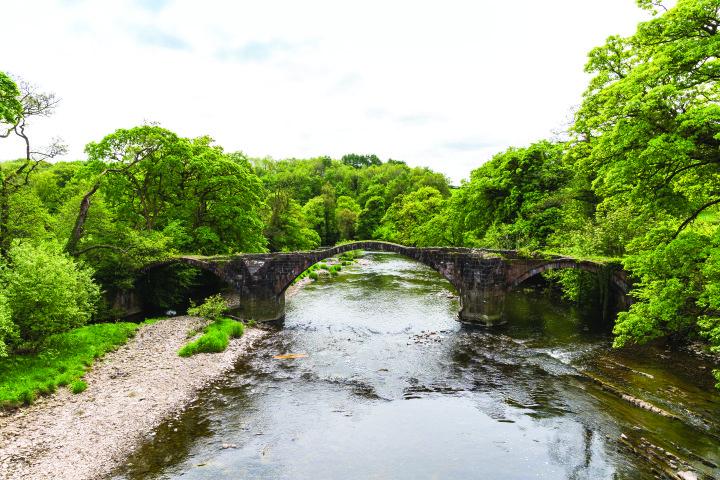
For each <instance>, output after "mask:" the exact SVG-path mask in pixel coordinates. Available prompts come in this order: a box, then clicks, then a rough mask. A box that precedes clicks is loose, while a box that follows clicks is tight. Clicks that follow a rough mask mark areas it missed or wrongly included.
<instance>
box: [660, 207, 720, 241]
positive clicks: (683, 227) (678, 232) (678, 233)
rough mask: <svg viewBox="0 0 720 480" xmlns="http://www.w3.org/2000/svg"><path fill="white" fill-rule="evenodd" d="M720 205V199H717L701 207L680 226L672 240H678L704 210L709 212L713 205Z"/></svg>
mask: <svg viewBox="0 0 720 480" xmlns="http://www.w3.org/2000/svg"><path fill="white" fill-rule="evenodd" d="M719 203H720V198H717V199H715V200H713V201H711V202H708V203H706V204H705V205H703V206H701V207H700V208H698V209H697V210H695V211H694V212H693V214H692V215H690V217H688V218H687V219H686V220H685V221H684V222H683V223H682V224H681V225H680V227H679V228H678V229H677V231H676V232H675V234H674V235H673V236H672V238H671V240H675V239H676V238H677V236H678V235H680V232H682V231H683V230H685V227H687V226H688V225H690V224H691V223H692V222H693V221H695V219H696V218H697V217H698V215H700V214H701V213H702V212H703V211H704V210H707V209H708V208H710V207H712V206H713V205H717V204H719Z"/></svg>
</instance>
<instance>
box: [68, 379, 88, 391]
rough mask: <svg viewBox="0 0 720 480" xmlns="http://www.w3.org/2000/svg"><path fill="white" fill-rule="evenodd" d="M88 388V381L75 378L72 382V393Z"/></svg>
mask: <svg viewBox="0 0 720 480" xmlns="http://www.w3.org/2000/svg"><path fill="white" fill-rule="evenodd" d="M86 389H87V383H85V382H84V381H83V380H75V381H74V382H72V383H71V384H70V391H71V392H72V393H82V392H84V391H85V390H86Z"/></svg>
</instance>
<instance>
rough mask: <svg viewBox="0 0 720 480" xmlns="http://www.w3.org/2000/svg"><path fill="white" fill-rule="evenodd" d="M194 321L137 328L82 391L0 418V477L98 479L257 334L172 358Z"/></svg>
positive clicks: (56, 396) (91, 374) (65, 392)
mask: <svg viewBox="0 0 720 480" xmlns="http://www.w3.org/2000/svg"><path fill="white" fill-rule="evenodd" d="M202 323H203V321H202V320H200V319H197V318H193V317H175V318H169V319H166V320H161V321H159V322H157V323H155V324H152V325H147V326H144V327H142V328H141V329H140V330H138V333H137V335H136V336H135V337H134V338H133V339H132V340H130V341H129V342H128V343H127V344H126V345H124V346H122V347H121V348H119V349H118V350H117V351H115V352H112V353H109V354H108V355H106V356H105V358H103V359H102V360H101V361H98V362H97V363H96V364H95V365H94V366H93V368H92V370H91V371H90V372H88V373H87V374H86V375H85V381H86V382H87V384H88V388H87V390H86V391H85V392H83V393H80V394H77V395H73V394H72V393H70V392H69V390H68V389H66V388H62V389H60V390H59V391H58V392H57V393H56V394H54V395H52V396H50V397H46V398H41V399H39V400H38V402H37V403H35V404H34V405H31V406H30V407H26V408H22V409H19V410H17V411H14V412H4V413H0V479H2V480H10V479H13V480H15V479H28V480H30V479H50V478H52V479H56V480H60V479H72V480H82V479H96V478H104V477H105V476H107V475H108V474H109V473H110V472H111V471H112V470H114V469H115V468H116V467H117V466H118V465H119V464H121V463H122V462H124V461H125V459H126V458H127V456H128V455H129V454H130V452H132V450H133V449H134V448H135V447H136V446H137V445H138V444H139V442H140V441H141V440H142V439H143V438H146V437H147V436H149V435H151V434H152V432H153V430H154V428H155V427H156V426H157V425H158V424H159V423H160V422H161V421H162V420H163V419H165V418H166V417H167V416H169V415H171V414H172V413H174V412H177V411H178V410H181V409H183V408H184V407H185V406H186V405H187V404H188V403H190V402H191V401H192V400H193V399H194V398H195V397H196V394H197V392H198V391H199V390H201V389H202V388H203V387H204V386H205V385H207V384H208V383H209V382H211V381H213V380H215V379H217V378H218V377H220V376H221V375H222V374H224V373H225V372H227V371H228V370H229V369H231V368H232V367H233V365H234V364H235V362H236V360H237V359H238V358H239V357H240V356H241V355H242V354H243V353H244V352H245V351H247V349H248V348H249V347H250V346H251V345H252V344H253V343H254V342H255V341H256V340H257V339H258V338H259V337H261V336H262V335H264V333H265V332H264V331H262V330H259V329H247V330H246V331H245V334H244V335H243V337H242V338H240V339H237V340H232V341H231V343H230V346H229V347H228V349H227V350H226V351H225V352H223V353H217V354H199V355H195V356H192V357H189V358H181V357H179V356H178V355H177V351H178V349H179V348H180V347H181V346H182V345H183V344H185V343H186V342H187V338H186V334H187V332H188V331H189V330H190V329H192V328H197V327H198V326H201V325H202Z"/></svg>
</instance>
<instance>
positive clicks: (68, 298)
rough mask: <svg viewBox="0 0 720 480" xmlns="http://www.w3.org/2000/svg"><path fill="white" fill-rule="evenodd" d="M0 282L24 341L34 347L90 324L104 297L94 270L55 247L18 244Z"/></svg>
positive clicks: (0, 276) (12, 249)
mask: <svg viewBox="0 0 720 480" xmlns="http://www.w3.org/2000/svg"><path fill="white" fill-rule="evenodd" d="M0 281H1V282H2V284H3V287H4V288H3V290H4V294H5V296H6V297H7V300H8V302H9V304H10V305H11V307H12V319H13V323H14V324H15V325H16V326H17V329H18V334H19V337H20V341H22V342H24V343H25V346H29V347H37V346H38V345H39V344H40V342H41V341H42V340H44V339H45V338H47V337H48V336H50V335H53V334H55V333H60V332H65V331H68V330H70V329H72V328H76V327H80V326H82V325H84V324H86V323H87V322H88V321H89V320H90V318H91V317H92V315H93V313H94V312H95V309H96V307H97V303H98V300H99V298H100V288H99V287H98V286H97V285H96V284H95V282H94V281H93V277H92V270H90V269H89V268H87V267H85V266H83V265H81V264H78V263H76V262H75V261H74V260H73V259H72V258H71V257H69V256H67V255H66V254H64V253H62V251H61V248H60V247H59V246H58V245H57V244H53V243H44V244H40V245H33V244H31V243H28V242H15V243H14V244H13V246H12V247H11V248H10V251H9V265H5V266H4V267H3V269H2V272H1V273H0Z"/></svg>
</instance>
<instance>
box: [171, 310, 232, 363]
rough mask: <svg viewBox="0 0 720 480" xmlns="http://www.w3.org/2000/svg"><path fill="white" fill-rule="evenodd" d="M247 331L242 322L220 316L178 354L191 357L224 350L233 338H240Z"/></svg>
mask: <svg viewBox="0 0 720 480" xmlns="http://www.w3.org/2000/svg"><path fill="white" fill-rule="evenodd" d="M244 331H245V326H244V325H243V324H242V322H238V321H237V320H232V319H230V318H224V317H221V318H218V319H217V320H215V321H214V322H212V323H210V324H209V325H208V326H207V327H205V328H204V329H203V334H202V335H201V336H200V337H199V338H198V339H197V340H193V341H192V342H190V343H188V344H186V345H185V346H183V347H182V348H181V349H180V350H179V351H178V355H180V356H181V357H190V356H192V355H195V354H196V353H219V352H224V351H225V349H226V348H227V346H228V344H229V343H230V339H231V338H240V337H241V336H242V334H243V332H244Z"/></svg>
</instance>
